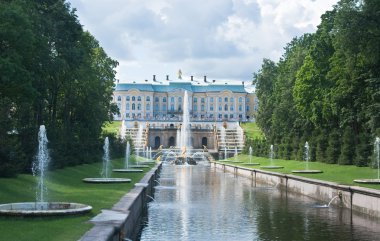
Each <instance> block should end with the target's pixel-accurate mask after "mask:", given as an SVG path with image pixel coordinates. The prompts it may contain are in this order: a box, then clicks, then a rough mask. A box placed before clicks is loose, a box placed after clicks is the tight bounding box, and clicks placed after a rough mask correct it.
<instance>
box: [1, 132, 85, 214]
mask: <svg viewBox="0 0 380 241" xmlns="http://www.w3.org/2000/svg"><path fill="white" fill-rule="evenodd" d="M47 143H48V139H47V137H46V129H45V126H44V125H41V126H40V130H39V132H38V154H37V157H36V160H35V162H34V163H33V165H32V172H33V176H35V177H37V178H38V181H37V187H36V201H35V202H24V203H7V204H1V205H0V215H7V216H52V215H70V214H78V213H85V212H89V211H90V210H91V209H92V207H91V206H88V205H84V204H80V203H68V202H47V201H46V195H47V188H46V184H45V175H46V171H47V168H48V165H49V161H50V157H49V152H48V149H47Z"/></svg>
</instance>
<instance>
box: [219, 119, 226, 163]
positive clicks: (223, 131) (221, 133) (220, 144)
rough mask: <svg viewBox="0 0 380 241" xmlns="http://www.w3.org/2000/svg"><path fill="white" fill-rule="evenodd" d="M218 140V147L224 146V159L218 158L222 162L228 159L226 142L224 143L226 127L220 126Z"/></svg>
mask: <svg viewBox="0 0 380 241" xmlns="http://www.w3.org/2000/svg"><path fill="white" fill-rule="evenodd" d="M219 130H220V141H219V146H220V149H222V148H223V147H224V160H220V161H222V162H225V161H228V160H227V158H228V156H227V143H226V129H225V128H224V127H223V126H220V128H219Z"/></svg>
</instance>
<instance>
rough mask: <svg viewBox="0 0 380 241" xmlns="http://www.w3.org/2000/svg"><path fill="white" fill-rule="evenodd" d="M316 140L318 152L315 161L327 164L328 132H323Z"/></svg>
mask: <svg viewBox="0 0 380 241" xmlns="http://www.w3.org/2000/svg"><path fill="white" fill-rule="evenodd" d="M315 138H316V144H317V147H316V151H315V159H316V161H319V162H327V159H326V149H327V146H328V145H327V144H328V132H327V131H323V132H320V133H319V135H318V136H317V137H315Z"/></svg>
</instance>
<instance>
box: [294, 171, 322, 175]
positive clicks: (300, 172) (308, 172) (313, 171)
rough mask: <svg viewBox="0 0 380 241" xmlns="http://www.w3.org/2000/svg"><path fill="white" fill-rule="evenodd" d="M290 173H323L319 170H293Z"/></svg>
mask: <svg viewBox="0 0 380 241" xmlns="http://www.w3.org/2000/svg"><path fill="white" fill-rule="evenodd" d="M292 173H300V174H317V173H323V171H321V170H294V171H292Z"/></svg>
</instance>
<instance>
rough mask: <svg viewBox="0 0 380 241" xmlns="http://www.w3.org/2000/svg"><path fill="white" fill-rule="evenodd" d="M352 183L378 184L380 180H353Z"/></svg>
mask: <svg viewBox="0 0 380 241" xmlns="http://www.w3.org/2000/svg"><path fill="white" fill-rule="evenodd" d="M354 182H356V183H365V184H380V179H355V180H354Z"/></svg>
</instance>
